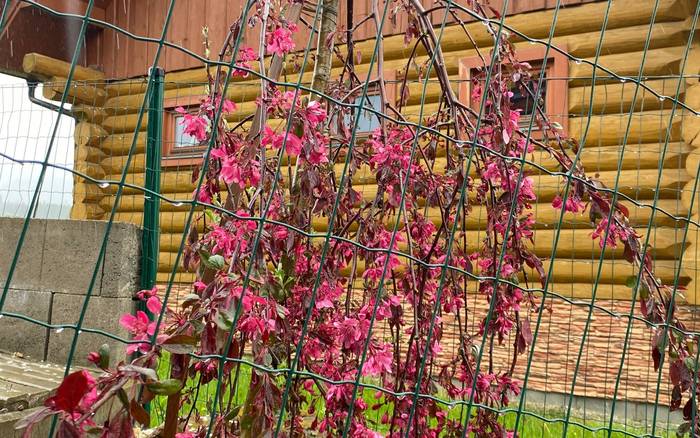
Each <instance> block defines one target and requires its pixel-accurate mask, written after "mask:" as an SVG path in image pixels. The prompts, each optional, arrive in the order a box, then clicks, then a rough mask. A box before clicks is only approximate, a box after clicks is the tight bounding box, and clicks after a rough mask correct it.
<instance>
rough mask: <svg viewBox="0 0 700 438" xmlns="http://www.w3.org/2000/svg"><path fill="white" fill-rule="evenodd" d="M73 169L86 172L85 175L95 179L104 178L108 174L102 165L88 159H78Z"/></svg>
mask: <svg viewBox="0 0 700 438" xmlns="http://www.w3.org/2000/svg"><path fill="white" fill-rule="evenodd" d="M98 150H99V149H98ZM73 170H75V171H76V172H80V173H84V174H85V175H87V176H89V177H91V178H95V179H104V178H105V176H106V173H105V171H104V169H103V168H102V166H101V165H99V164H95V163H90V162H88V161H82V160H80V161H78V160H76V161H75V164H74V165H73Z"/></svg>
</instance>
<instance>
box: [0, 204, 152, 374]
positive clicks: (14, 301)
mask: <svg viewBox="0 0 700 438" xmlns="http://www.w3.org/2000/svg"><path fill="white" fill-rule="evenodd" d="M23 223H24V219H14V218H0V287H2V288H4V286H5V284H6V282H7V276H8V275H7V274H8V272H9V268H10V264H11V262H12V259H13V257H14V254H15V249H16V246H17V242H18V238H19V235H20V233H21V230H22V226H23ZM106 225H107V223H106V222H101V221H75V220H44V219H33V220H31V221H30V225H29V228H28V232H27V235H26V237H25V240H24V243H23V245H22V249H21V251H20V257H19V259H18V260H19V261H18V264H17V266H16V268H15V271H14V275H13V277H12V279H11V281H10V285H9V291H8V296H7V297H6V301H5V305H4V308H3V312H11V313H15V314H20V315H24V316H28V317H31V318H34V319H36V320H38V321H43V322H47V323H51V324H62V323H65V324H76V323H77V322H78V318H79V315H80V311H81V309H82V306H83V303H84V301H85V294H86V293H87V291H88V288H89V285H90V282H91V279H92V276H93V274H94V272H95V264H96V261H97V258H98V255H99V252H100V247H101V245H102V241H103V238H104V235H105V232H106ZM140 245H141V231H140V229H139V228H138V227H137V226H135V225H132V224H125V223H115V224H113V225H112V228H111V230H110V232H109V236H108V240H107V247H106V254H105V258H104V262H103V263H102V265H101V266H99V269H98V270H97V274H96V277H95V281H94V287H93V289H92V292H91V296H90V301H89V306H88V311H87V314H86V317H85V320H84V323H83V326H84V327H85V328H90V329H99V330H103V331H105V332H109V333H113V334H115V335H118V336H121V337H123V338H127V337H128V334H127V333H126V332H125V331H124V330H123V329H122V328H121V327H120V326H119V323H118V320H119V316H121V315H122V314H123V313H131V312H133V310H134V301H133V300H132V297H133V295H134V293H135V292H137V291H138V290H139V275H138V274H139V266H140V258H139V256H140ZM1 290H2V289H0V291H1ZM74 332H75V331H74V330H72V329H65V330H62V331H60V332H59V333H57V332H56V331H55V330H53V331H50V332H49V331H48V330H47V329H46V328H45V327H42V326H39V325H36V324H33V323H31V322H27V321H23V320H21V319H18V318H13V317H10V316H8V317H5V318H2V319H0V350H5V351H9V352H20V353H23V354H25V355H27V356H29V357H31V358H34V359H39V360H47V361H50V362H56V363H64V362H65V361H66V359H67V356H68V351H69V349H70V345H71V341H72V337H73V334H74ZM105 342H107V343H110V344H112V345H113V346H114V347H115V348H114V349H113V350H114V355H117V352H121V358H123V357H124V355H123V350H124V348H123V346H117V342H116V341H112V340H110V339H109V338H107V337H105V336H103V335H99V334H91V333H87V332H83V333H81V334H80V335H79V338H78V348H77V351H76V356H75V357H76V359H77V361H76V362H74V364H84V363H85V361H84V358H85V355H86V354H87V353H88V352H89V351H93V350H95V349H97V348H98V347H99V346H100V345H101V344H103V343H105ZM113 357H114V356H113Z"/></svg>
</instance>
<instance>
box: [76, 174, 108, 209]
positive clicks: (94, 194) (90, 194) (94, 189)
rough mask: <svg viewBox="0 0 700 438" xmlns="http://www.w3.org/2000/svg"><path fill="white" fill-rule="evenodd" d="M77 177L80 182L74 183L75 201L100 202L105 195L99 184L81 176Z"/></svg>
mask: <svg viewBox="0 0 700 438" xmlns="http://www.w3.org/2000/svg"><path fill="white" fill-rule="evenodd" d="M76 179H77V180H78V182H76V183H75V184H74V185H73V198H74V199H73V202H79V203H90V204H99V202H100V201H101V200H102V198H103V197H104V193H102V189H100V188H99V187H98V186H97V184H94V183H92V182H88V181H83V179H82V178H80V177H76Z"/></svg>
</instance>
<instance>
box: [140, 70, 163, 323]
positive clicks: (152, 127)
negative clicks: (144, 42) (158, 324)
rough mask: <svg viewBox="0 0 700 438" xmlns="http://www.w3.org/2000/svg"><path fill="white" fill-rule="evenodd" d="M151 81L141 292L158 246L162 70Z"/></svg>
mask: <svg viewBox="0 0 700 438" xmlns="http://www.w3.org/2000/svg"><path fill="white" fill-rule="evenodd" d="M149 73H150V75H151V76H152V77H153V84H152V87H151V93H150V95H149V96H148V97H147V98H148V129H147V139H146V181H145V188H146V189H147V190H150V192H146V193H144V196H143V235H142V236H141V288H142V289H151V288H153V286H155V284H156V275H157V273H158V244H159V240H160V217H159V215H160V198H159V197H157V196H154V193H158V194H159V193H160V160H161V149H162V140H163V78H164V76H165V72H164V71H163V69H162V68H160V67H158V68H151V70H150V72H149ZM139 306H140V308H141V310H143V311H144V312H146V313H148V314H149V318H150V317H151V316H152V315H150V313H149V312H148V309H146V303H145V302H143V301H140V302H139Z"/></svg>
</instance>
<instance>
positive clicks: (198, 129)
mask: <svg viewBox="0 0 700 438" xmlns="http://www.w3.org/2000/svg"><path fill="white" fill-rule="evenodd" d="M175 111H177V112H178V113H180V114H181V115H182V117H183V120H182V121H181V122H180V123H181V124H182V125H183V126H184V127H185V129H184V132H185V134H187V135H189V136H192V137H194V138H196V139H197V141H199V142H202V141H204V140H206V139H207V131H208V130H209V120H208V119H206V118H204V117H202V116H200V115H197V114H190V113H189V112H187V111H186V110H185V109H184V108H183V107H181V106H179V107H177V108H175Z"/></svg>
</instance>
